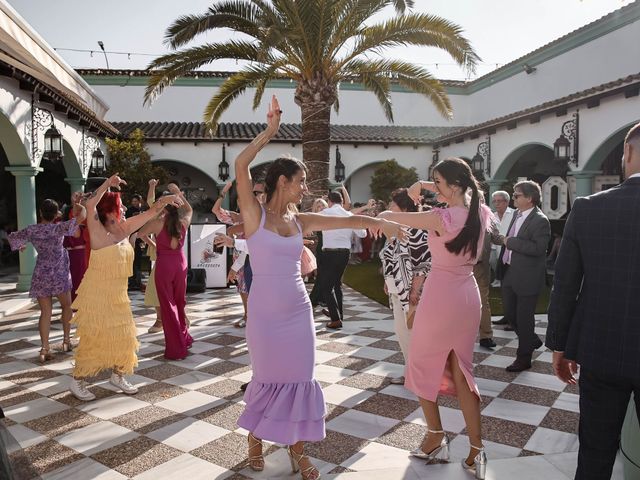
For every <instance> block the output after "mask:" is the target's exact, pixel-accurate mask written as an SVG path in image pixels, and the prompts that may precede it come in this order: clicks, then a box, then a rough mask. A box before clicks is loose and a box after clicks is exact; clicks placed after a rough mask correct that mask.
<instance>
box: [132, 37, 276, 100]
mask: <svg viewBox="0 0 640 480" xmlns="http://www.w3.org/2000/svg"><path fill="white" fill-rule="evenodd" d="M258 56H260V57H261V58H262V59H263V61H264V62H265V63H267V62H272V61H273V60H274V58H273V57H265V55H264V52H260V51H259V50H258V48H257V47H256V46H255V45H254V44H252V43H249V42H245V41H236V40H231V41H229V42H226V43H209V44H206V45H201V46H198V47H192V48H188V49H186V50H181V51H178V52H174V53H169V54H167V55H163V56H162V57H159V58H156V59H155V60H153V61H152V62H151V63H150V64H149V67H148V68H149V69H159V70H158V71H157V72H154V73H153V74H152V75H151V77H150V79H149V83H148V85H147V88H146V91H145V94H144V103H145V104H150V103H152V102H153V100H155V98H157V97H158V95H160V94H161V93H162V92H163V91H164V89H165V88H166V87H168V86H170V85H172V84H173V82H175V80H176V79H177V78H178V77H180V76H183V75H185V74H186V73H189V72H192V71H193V70H196V69H198V68H200V67H201V66H203V65H206V64H208V63H211V62H213V61H215V60H219V59H224V58H230V59H241V60H249V61H255V62H257V61H258Z"/></svg>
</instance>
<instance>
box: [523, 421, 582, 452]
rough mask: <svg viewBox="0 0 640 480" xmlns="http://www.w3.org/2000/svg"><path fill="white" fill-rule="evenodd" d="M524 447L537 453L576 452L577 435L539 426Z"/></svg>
mask: <svg viewBox="0 0 640 480" xmlns="http://www.w3.org/2000/svg"><path fill="white" fill-rule="evenodd" d="M524 448H525V449H526V450H531V451H532V452H539V453H566V452H576V451H578V435H575V434H573V433H566V432H560V431H558V430H551V429H549V428H543V427H539V428H538V429H536V431H535V432H534V434H533V435H531V438H530V439H529V441H528V442H527V444H526V445H525V447H524Z"/></svg>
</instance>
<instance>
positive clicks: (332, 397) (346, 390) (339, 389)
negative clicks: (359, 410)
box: [322, 384, 375, 408]
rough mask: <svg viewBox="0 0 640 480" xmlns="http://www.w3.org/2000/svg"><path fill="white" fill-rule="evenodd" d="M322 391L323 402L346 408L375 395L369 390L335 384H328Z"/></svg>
mask: <svg viewBox="0 0 640 480" xmlns="http://www.w3.org/2000/svg"><path fill="white" fill-rule="evenodd" d="M322 391H323V392H324V400H325V402H327V403H331V404H333V405H341V406H343V407H347V408H352V407H355V406H356V405H357V404H359V403H361V402H363V401H365V400H366V399H367V398H369V397H371V396H373V395H375V393H374V392H371V391H369V390H360V389H359V388H353V387H347V386H346V385H336V384H333V385H329V386H328V387H326V388H324V389H323V390H322Z"/></svg>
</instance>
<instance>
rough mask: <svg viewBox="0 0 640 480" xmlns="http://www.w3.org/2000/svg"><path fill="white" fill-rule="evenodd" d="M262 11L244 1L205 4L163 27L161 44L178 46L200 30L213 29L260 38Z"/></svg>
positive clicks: (172, 46) (233, 0)
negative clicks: (197, 11) (200, 10)
mask: <svg viewBox="0 0 640 480" xmlns="http://www.w3.org/2000/svg"><path fill="white" fill-rule="evenodd" d="M262 14H263V12H262V11H261V9H260V8H259V7H258V6H256V5H253V4H252V2H249V1H247V0H227V1H224V2H221V3H217V4H215V5H212V6H211V7H209V9H208V10H207V12H206V13H203V14H200V15H184V16H182V17H180V18H178V19H177V20H176V21H175V22H173V24H172V25H171V26H170V27H169V28H168V29H167V31H166V33H165V39H164V43H165V44H167V45H168V46H169V47H171V48H172V49H176V48H179V47H181V46H183V45H185V44H187V43H189V42H190V41H192V40H193V39H194V38H195V37H196V36H198V35H200V34H201V33H205V32H207V31H209V30H213V29H216V28H229V29H231V30H235V31H238V32H242V33H245V34H247V35H249V36H251V37H254V38H259V37H260V19H261V16H262Z"/></svg>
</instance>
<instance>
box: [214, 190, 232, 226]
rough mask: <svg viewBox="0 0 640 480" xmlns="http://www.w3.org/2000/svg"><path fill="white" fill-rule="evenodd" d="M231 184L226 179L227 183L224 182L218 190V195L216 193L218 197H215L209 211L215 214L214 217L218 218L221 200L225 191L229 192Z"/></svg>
mask: <svg viewBox="0 0 640 480" xmlns="http://www.w3.org/2000/svg"><path fill="white" fill-rule="evenodd" d="M232 185H233V182H231V181H228V182H227V183H225V184H224V187H222V190H221V191H220V195H218V198H216V201H215V203H214V204H213V208H212V209H211V213H213V214H215V215H216V217H218V219H220V215H218V213H219V212H222V210H223V208H222V202H223V201H224V197H226V196H227V193H229V190H231V186H232Z"/></svg>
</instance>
